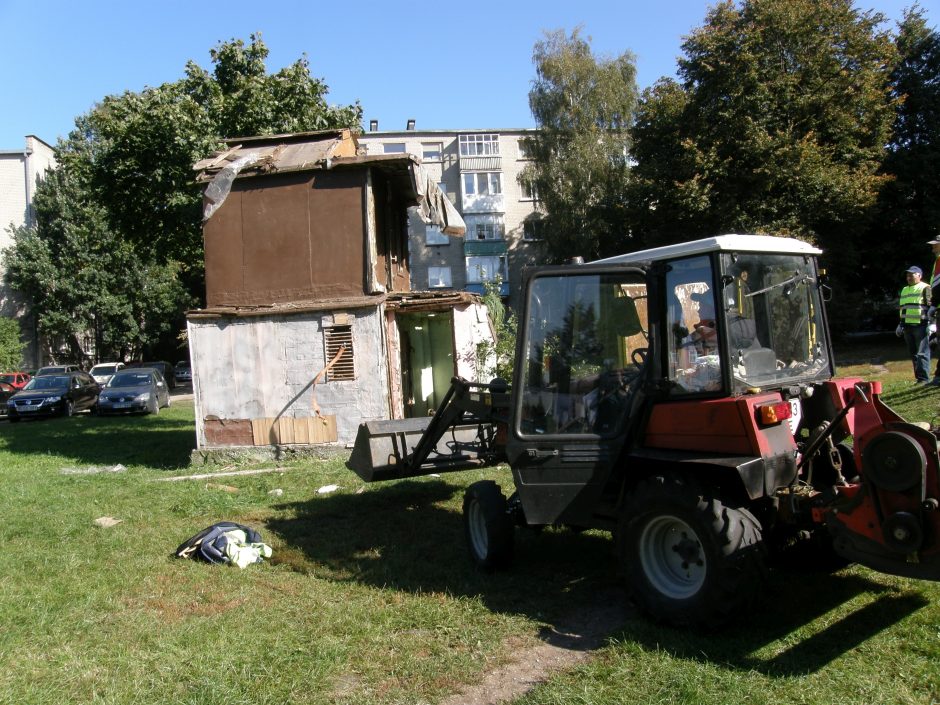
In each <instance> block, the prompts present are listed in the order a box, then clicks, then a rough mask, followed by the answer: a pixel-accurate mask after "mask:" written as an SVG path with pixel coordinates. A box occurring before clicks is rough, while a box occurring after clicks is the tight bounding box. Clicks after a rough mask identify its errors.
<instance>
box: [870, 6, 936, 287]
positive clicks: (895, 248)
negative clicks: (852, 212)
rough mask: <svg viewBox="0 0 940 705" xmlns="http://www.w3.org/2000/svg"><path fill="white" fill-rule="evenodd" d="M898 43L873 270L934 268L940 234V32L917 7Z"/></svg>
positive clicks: (909, 14) (908, 16)
mask: <svg viewBox="0 0 940 705" xmlns="http://www.w3.org/2000/svg"><path fill="white" fill-rule="evenodd" d="M896 45H897V48H898V54H899V60H898V63H897V66H896V67H895V69H894V71H893V73H892V87H893V91H894V96H895V98H896V99H897V102H898V109H897V113H896V115H895V120H894V131H893V136H892V139H891V141H890V143H889V145H888V153H887V157H886V159H885V162H884V166H883V168H882V173H883V174H884V175H886V176H887V177H889V178H890V179H891V180H890V181H889V182H888V183H887V184H886V186H885V188H884V189H883V190H882V192H881V197H880V199H879V204H878V210H877V214H876V217H875V223H874V225H873V227H872V231H871V233H870V234H869V236H868V238H867V241H868V243H869V257H870V260H871V262H872V263H873V264H876V267H874V266H873V267H872V269H876V268H877V270H880V271H885V269H886V268H888V267H890V269H889V270H888V271H894V272H901V271H903V270H904V269H906V268H907V267H908V266H909V265H911V264H914V263H918V262H920V263H926V264H927V265H928V267H929V265H930V264H932V261H931V260H930V259H929V255H928V253H927V250H926V245H925V244H924V242H925V241H926V240H928V239H931V238H934V237H937V236H938V235H940V182H938V180H937V174H940V33H938V32H937V31H936V30H935V29H930V28H929V27H928V26H927V21H926V18H925V16H924V13H923V12H922V11H921V10H920V9H919V8H916V7H915V8H914V9H912V10H909V11H907V12H906V13H905V16H904V19H903V20H902V22H901V23H900V25H899V27H898V34H897V39H896ZM899 245H900V246H899ZM908 260H910V261H908ZM870 278H871V279H872V280H873V281H880V283H881V284H882V285H883V287H884V291H885V293H889V292H890V293H891V294H894V293H896V290H897V288H898V286H900V285H899V284H898V282H897V281H896V280H895V281H883V280H881V278H879V277H876V276H875V274H874V272H872V276H871V277H870Z"/></svg>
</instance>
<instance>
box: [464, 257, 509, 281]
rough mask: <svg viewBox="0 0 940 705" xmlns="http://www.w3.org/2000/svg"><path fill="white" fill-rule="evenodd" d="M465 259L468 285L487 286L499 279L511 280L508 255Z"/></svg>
mask: <svg viewBox="0 0 940 705" xmlns="http://www.w3.org/2000/svg"><path fill="white" fill-rule="evenodd" d="M465 259H466V268H467V283H468V284H485V283H487V282H491V281H493V280H495V279H496V278H497V277H499V278H500V279H502V280H503V281H507V280H508V279H509V269H508V266H507V260H506V255H468V256H467V257H466V258H465Z"/></svg>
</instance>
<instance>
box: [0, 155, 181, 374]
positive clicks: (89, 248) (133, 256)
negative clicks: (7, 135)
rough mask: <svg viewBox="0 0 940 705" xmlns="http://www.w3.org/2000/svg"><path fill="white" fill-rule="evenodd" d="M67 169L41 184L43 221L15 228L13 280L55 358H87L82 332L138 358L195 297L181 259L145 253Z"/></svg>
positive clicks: (113, 353) (10, 255)
mask: <svg viewBox="0 0 940 705" xmlns="http://www.w3.org/2000/svg"><path fill="white" fill-rule="evenodd" d="M78 181H79V177H78V176H77V175H75V174H72V173H69V172H68V171H67V170H58V171H55V172H53V173H51V174H49V175H48V176H47V178H46V179H45V181H43V182H42V183H41V184H40V185H39V186H38V188H37V191H36V195H35V200H34V207H35V209H36V217H37V223H38V224H37V226H36V227H35V228H27V227H21V228H19V229H18V230H16V231H14V238H13V239H14V244H13V246H12V247H10V248H9V249H7V250H6V252H5V253H4V264H5V267H6V269H7V274H6V276H7V281H8V282H9V283H10V285H11V286H13V287H14V288H16V289H18V290H19V291H21V292H22V293H23V294H25V296H26V298H27V300H28V301H29V302H30V303H29V305H30V308H31V309H32V311H33V312H34V313H35V314H36V319H37V326H38V329H39V332H40V334H41V336H42V338H43V339H44V340H45V341H46V344H47V345H48V347H49V349H48V351H47V354H48V355H49V356H51V357H52V358H53V359H56V358H57V357H59V356H60V354H61V352H62V351H67V352H66V357H67V358H68V359H69V360H71V361H76V362H78V361H82V360H83V350H84V348H85V347H86V346H85V345H84V344H83V339H84V338H85V337H86V336H88V335H89V334H91V335H93V336H94V338H95V349H96V351H97V352H98V355H99V357H101V356H103V357H105V358H112V359H113V358H116V359H125V358H128V357H137V356H139V355H140V354H141V352H142V350H143V349H144V348H146V347H148V346H151V345H153V344H155V343H156V341H157V340H158V339H159V336H160V335H161V334H163V333H165V332H167V331H169V329H170V327H171V324H172V323H174V322H175V320H174V319H175V316H176V314H177V313H178V312H179V311H180V310H183V309H185V308H186V307H188V306H189V305H191V304H192V299H191V298H190V297H188V296H187V294H186V292H185V290H184V289H183V287H182V285H181V284H180V282H179V280H178V277H177V272H176V268H175V265H174V264H172V263H170V264H162V265H160V264H155V263H153V262H148V261H147V260H144V259H142V258H141V257H140V256H139V255H138V254H137V253H136V252H135V251H134V248H133V246H132V245H131V244H130V243H129V242H127V241H123V240H121V239H119V238H118V237H117V236H116V234H115V233H114V231H113V230H111V229H110V228H109V227H108V226H107V223H106V218H105V215H104V213H103V211H102V209H101V207H100V206H98V205H97V204H95V203H92V202H89V201H86V200H83V199H84V194H85V193H86V189H85V188H83V187H81V186H80V185H79V184H78V183H77V182H78Z"/></svg>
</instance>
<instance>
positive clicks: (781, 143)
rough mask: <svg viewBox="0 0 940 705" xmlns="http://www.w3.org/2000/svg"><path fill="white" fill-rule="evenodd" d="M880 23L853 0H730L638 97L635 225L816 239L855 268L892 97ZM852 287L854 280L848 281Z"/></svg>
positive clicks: (655, 232) (668, 237) (675, 233)
mask: <svg viewBox="0 0 940 705" xmlns="http://www.w3.org/2000/svg"><path fill="white" fill-rule="evenodd" d="M882 22H883V17H882V16H881V15H878V14H873V13H869V12H861V11H858V10H855V9H854V8H853V7H852V2H851V0H744V1H743V2H742V3H741V4H740V5H739V6H738V5H735V4H734V3H733V2H731V1H730V0H728V1H726V2H722V3H719V4H718V5H716V6H715V7H713V8H712V9H711V10H710V11H709V13H708V15H707V17H706V20H705V24H704V26H703V27H701V28H699V29H697V30H695V31H693V32H692V33H691V35H690V36H689V37H688V38H687V39H686V41H685V43H684V44H683V52H684V56H683V57H682V58H681V59H680V61H679V75H680V78H681V79H682V80H681V83H678V82H676V81H673V80H669V79H665V80H661V81H660V82H658V83H657V84H656V85H655V86H654V87H653V88H652V89H650V90H648V91H646V92H644V94H643V96H642V99H641V101H640V108H639V111H638V117H637V125H636V130H635V132H634V139H635V146H634V155H635V158H636V160H637V166H636V169H635V170H634V171H635V176H636V181H635V183H634V184H633V187H632V190H631V203H632V204H633V208H634V211H633V213H634V218H635V221H634V222H635V223H636V224H637V227H638V228H642V229H644V230H646V231H648V232H650V234H651V237H652V238H653V239H655V240H656V241H657V242H660V243H668V242H675V241H678V240H682V239H688V238H690V237H694V236H698V235H702V234H715V233H718V232H741V231H752V232H753V231H756V232H773V233H777V234H788V235H793V236H797V237H801V238H803V239H806V240H809V241H814V242H816V243H818V244H821V245H823V246H824V248H825V249H826V250H827V251H828V252H829V253H830V255H832V256H834V257H838V259H839V265H840V266H839V270H840V271H843V272H854V273H856V274H857V273H858V272H859V271H860V269H859V267H858V265H859V258H860V256H861V254H862V251H861V249H858V248H856V247H855V238H857V236H858V234H859V232H862V231H864V229H865V228H866V226H867V222H868V221H867V219H868V218H869V216H870V212H871V211H870V209H871V206H872V205H873V203H874V202H875V199H876V197H877V195H878V193H879V190H880V189H881V187H882V186H883V185H884V183H885V182H886V180H887V177H886V176H885V175H884V174H882V173H880V171H879V169H880V166H881V163H882V160H883V158H884V150H885V145H887V143H888V141H889V139H890V134H891V123H892V119H893V115H894V108H895V105H896V99H895V98H894V97H893V96H892V95H891V93H890V90H889V81H890V71H891V68H892V66H893V63H894V56H895V50H894V46H893V44H892V41H891V37H890V35H889V34H888V33H887V32H885V31H882V30H881V29H879V27H880V25H881V23H882ZM855 281H856V282H857V281H858V277H857V276H856V277H855Z"/></svg>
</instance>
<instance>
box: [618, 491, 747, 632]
mask: <svg viewBox="0 0 940 705" xmlns="http://www.w3.org/2000/svg"><path fill="white" fill-rule="evenodd" d="M618 551H619V555H620V559H621V562H622V566H623V568H624V570H625V573H626V575H625V577H626V580H627V585H628V588H629V589H630V591H631V593H632V595H633V598H634V599H635V600H636V602H637V603H638V604H639V606H640V607H641V608H642V609H644V610H645V611H646V612H648V613H649V614H650V615H651V616H652V617H653V618H654V619H657V620H659V621H662V622H666V623H669V624H674V625H681V626H692V627H705V628H710V627H717V626H720V625H721V624H723V623H725V622H727V621H729V620H730V619H731V618H733V617H742V616H745V615H746V614H747V607H748V605H749V604H750V602H751V600H752V599H753V597H754V596H755V595H756V594H757V593H758V592H759V588H760V585H761V584H762V583H763V581H764V579H765V575H766V573H765V554H766V549H765V547H764V544H763V542H762V537H761V527H760V524H759V523H758V521H757V520H756V519H755V518H754V516H753V515H752V514H751V513H750V512H749V511H747V510H746V509H743V508H739V507H735V506H732V505H730V504H726V503H724V502H722V501H721V500H720V499H718V498H715V497H712V496H709V495H708V494H707V493H705V492H703V491H702V490H701V489H700V488H699V487H698V486H697V485H696V484H694V483H693V482H691V481H689V480H688V479H686V478H683V477H681V476H678V475H665V476H654V477H650V478H648V479H646V480H644V481H642V482H641V483H640V484H639V485H638V486H637V488H636V490H635V491H634V492H633V493H632V495H631V496H630V497H629V498H628V499H627V502H626V506H625V508H624V512H623V514H622V515H621V519H620V525H619V528H618Z"/></svg>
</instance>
